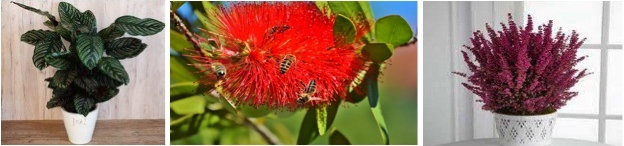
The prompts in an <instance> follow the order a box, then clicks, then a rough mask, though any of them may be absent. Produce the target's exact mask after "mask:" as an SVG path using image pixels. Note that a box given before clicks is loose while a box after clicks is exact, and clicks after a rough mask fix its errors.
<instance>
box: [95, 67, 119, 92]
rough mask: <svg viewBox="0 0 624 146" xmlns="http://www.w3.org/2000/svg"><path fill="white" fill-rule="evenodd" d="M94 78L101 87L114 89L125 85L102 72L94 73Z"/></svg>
mask: <svg viewBox="0 0 624 146" xmlns="http://www.w3.org/2000/svg"><path fill="white" fill-rule="evenodd" d="M92 78H93V79H94V80H95V81H96V82H97V83H98V85H99V86H106V87H110V88H112V87H119V86H121V85H123V82H120V81H117V80H115V79H113V78H111V77H108V75H106V74H104V73H102V72H101V71H96V72H94V74H93V76H92Z"/></svg>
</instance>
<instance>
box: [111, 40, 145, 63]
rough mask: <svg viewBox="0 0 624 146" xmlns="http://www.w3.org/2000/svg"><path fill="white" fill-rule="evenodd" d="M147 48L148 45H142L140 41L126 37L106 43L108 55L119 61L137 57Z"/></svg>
mask: <svg viewBox="0 0 624 146" xmlns="http://www.w3.org/2000/svg"><path fill="white" fill-rule="evenodd" d="M145 48H147V44H144V43H141V40H140V39H137V38H131V37H125V38H119V39H116V40H113V41H111V42H110V43H106V54H108V55H109V56H112V57H115V58H117V59H126V58H132V57H135V56H137V55H139V54H141V52H143V50H145Z"/></svg>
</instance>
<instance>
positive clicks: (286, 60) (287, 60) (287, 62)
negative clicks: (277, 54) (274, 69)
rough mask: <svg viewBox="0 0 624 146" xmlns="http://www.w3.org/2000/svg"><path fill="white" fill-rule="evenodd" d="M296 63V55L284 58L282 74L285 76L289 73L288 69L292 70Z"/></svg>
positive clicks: (288, 55)
mask: <svg viewBox="0 0 624 146" xmlns="http://www.w3.org/2000/svg"><path fill="white" fill-rule="evenodd" d="M295 61H297V58H296V57H295V55H292V54H286V55H285V56H284V58H282V61H280V66H279V67H280V74H285V73H286V71H288V69H290V67H291V66H292V65H293V64H294V63H295Z"/></svg>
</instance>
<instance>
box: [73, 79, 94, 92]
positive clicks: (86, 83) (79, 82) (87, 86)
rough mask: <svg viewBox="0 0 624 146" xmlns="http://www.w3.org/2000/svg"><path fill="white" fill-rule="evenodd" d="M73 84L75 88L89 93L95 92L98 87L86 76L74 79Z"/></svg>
mask: <svg viewBox="0 0 624 146" xmlns="http://www.w3.org/2000/svg"><path fill="white" fill-rule="evenodd" d="M74 84H76V86H78V87H80V88H82V89H84V90H86V91H87V92H89V93H93V92H95V89H96V88H97V86H98V83H97V82H96V81H95V80H94V79H93V78H91V77H88V76H78V77H76V78H75V79H74Z"/></svg>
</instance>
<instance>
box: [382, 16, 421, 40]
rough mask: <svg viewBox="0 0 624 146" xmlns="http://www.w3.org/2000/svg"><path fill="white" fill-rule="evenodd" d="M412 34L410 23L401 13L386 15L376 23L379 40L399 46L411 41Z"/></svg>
mask: <svg viewBox="0 0 624 146" xmlns="http://www.w3.org/2000/svg"><path fill="white" fill-rule="evenodd" d="M412 35H413V32H412V29H411V28H410V26H409V24H408V23H407V21H405V19H403V18H402V17H401V16H399V15H390V16H386V17H383V18H381V19H379V20H377V22H376V23H375V38H376V39H377V42H381V43H389V44H392V46H399V45H401V44H405V43H406V42H407V41H409V40H410V39H411V38H412Z"/></svg>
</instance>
